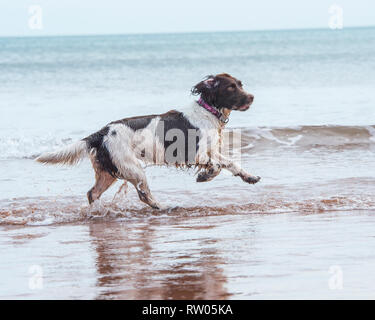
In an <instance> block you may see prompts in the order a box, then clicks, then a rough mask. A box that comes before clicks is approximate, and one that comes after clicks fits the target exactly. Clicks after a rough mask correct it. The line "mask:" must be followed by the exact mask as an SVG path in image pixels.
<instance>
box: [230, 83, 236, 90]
mask: <svg viewBox="0 0 375 320" xmlns="http://www.w3.org/2000/svg"><path fill="white" fill-rule="evenodd" d="M236 88H237V86H236V85H235V84H231V85H230V86H229V87H228V91H234V90H236Z"/></svg>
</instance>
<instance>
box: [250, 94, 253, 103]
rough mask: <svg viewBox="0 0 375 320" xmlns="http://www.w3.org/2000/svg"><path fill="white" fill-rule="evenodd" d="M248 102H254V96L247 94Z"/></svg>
mask: <svg viewBox="0 0 375 320" xmlns="http://www.w3.org/2000/svg"><path fill="white" fill-rule="evenodd" d="M249 100H250V102H253V101H254V96H253V95H252V94H249Z"/></svg>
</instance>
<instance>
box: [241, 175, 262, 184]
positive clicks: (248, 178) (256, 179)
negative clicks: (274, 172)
mask: <svg viewBox="0 0 375 320" xmlns="http://www.w3.org/2000/svg"><path fill="white" fill-rule="evenodd" d="M242 180H243V181H245V182H246V183H250V184H256V183H257V182H259V180H260V177H258V176H246V177H243V178H242Z"/></svg>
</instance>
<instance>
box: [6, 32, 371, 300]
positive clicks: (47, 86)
mask: <svg viewBox="0 0 375 320" xmlns="http://www.w3.org/2000/svg"><path fill="white" fill-rule="evenodd" d="M202 44H204V45H205V47H206V48H207V50H205V51H204V52H202V51H201V50H198V49H199V48H201V47H202ZM374 50H375V29H374V28H361V29H344V30H343V31H339V32H332V31H330V30H313V31H309V30H304V31H303V30H299V31H278V32H271V31H267V32H247V33H241V32H240V33H213V34H194V35H192V34H181V35H144V36H142V35H138V36H135V35H134V36H98V37H50V38H0V66H1V72H0V81H1V83H2V85H1V86H0V111H1V117H0V259H1V264H0V298H47V299H54V298H63V299H66V298H78V299H84V298H88V299H94V298H100V299H101V298H104V299H116V298H127V299H133V298H137V299H141V298H145V299H147V298H150V299H157V298H163V299H164V298H166V299H167V298H168V299H171V298H173V299H183V298H187V299H198V298H200V299H202V298H214V299H216V298H217V299H221V298H223V299H224V298H225V299H236V298H239V299H248V298H251V299H253V298H254V299H262V298H314V299H315V298H328V299H331V298H343V299H344V298H366V299H370V298H374V295H373V290H372V288H373V287H374V284H375V283H374V282H375V281H374V280H375V279H374V273H373V269H374V265H375V259H374V254H373V253H374V252H375V251H374V239H375V238H374V236H375V233H374V221H373V216H374V213H375V167H374V151H375V126H374V124H375V98H374V95H373V88H374V85H375V71H374V70H375V68H374V66H375V58H374V57H375V52H374ZM222 71H226V72H229V73H233V74H234V75H235V76H237V77H238V78H240V79H241V80H242V81H243V82H244V83H245V86H246V89H248V90H249V91H250V92H252V93H254V94H255V102H254V104H253V106H252V107H251V109H250V110H249V111H247V112H246V113H240V112H238V113H233V116H231V120H230V122H229V130H231V129H235V130H237V132H238V130H240V133H241V137H240V139H241V143H240V145H241V149H240V151H241V152H240V153H238V152H237V153H236V157H237V160H238V161H239V162H240V163H241V165H242V166H243V167H244V168H245V169H247V170H248V171H249V172H251V173H252V174H255V175H259V176H261V177H262V180H261V182H260V183H258V184H256V185H247V184H244V183H243V182H242V181H241V180H240V179H239V178H235V177H232V176H231V175H230V174H226V173H224V172H223V173H221V174H220V176H218V177H217V178H215V179H214V180H213V181H211V182H209V183H203V184H197V183H195V178H196V176H195V175H194V174H195V173H194V170H187V171H186V170H176V169H171V168H160V167H149V168H147V169H146V172H147V176H148V179H149V184H150V187H151V190H152V192H153V194H154V196H155V198H157V199H158V200H159V201H160V202H161V203H163V204H165V205H166V206H167V207H168V208H169V209H167V210H162V211H155V210H152V209H149V208H146V207H145V206H144V205H143V204H142V203H140V202H139V200H138V197H137V195H136V193H135V192H134V190H133V188H132V187H129V190H128V192H127V193H126V194H125V193H120V194H118V195H115V194H116V191H117V190H118V188H119V187H120V185H121V183H120V182H118V183H117V184H116V185H115V186H113V187H112V188H111V189H110V190H109V191H108V192H107V193H106V194H104V196H103V199H102V200H101V201H100V202H97V203H95V204H94V205H93V206H92V207H89V206H88V204H87V200H86V192H87V191H88V190H89V189H90V188H91V186H92V185H93V182H94V175H93V171H92V169H91V167H90V165H89V162H88V161H83V162H82V163H81V164H80V165H79V166H77V167H74V168H67V167H59V166H57V167H50V166H42V165H40V164H38V163H35V162H34V161H33V159H34V158H35V157H36V156H37V155H39V154H40V153H41V152H44V151H50V150H55V149H58V148H59V147H61V146H64V145H66V144H68V143H71V142H72V141H75V140H77V139H80V138H82V137H84V136H87V135H88V134H90V133H92V132H94V131H96V130H98V129H99V128H101V127H102V126H103V125H105V124H106V123H108V122H110V121H112V120H116V119H120V118H124V117H126V116H133V115H140V114H148V113H162V112H164V111H167V110H169V109H171V108H174V107H179V106H184V105H185V104H186V103H188V102H189V101H190V100H191V97H189V89H190V87H191V86H192V85H193V84H194V83H196V82H198V81H199V80H201V78H202V77H203V76H204V75H206V74H209V73H216V72H222ZM228 143H229V144H231V143H232V142H231V141H230V140H229V141H228ZM237 151H238V150H237ZM329 271H331V273H330V272H329ZM38 272H41V273H40V274H39V273H38ZM38 274H39V275H40V277H38ZM38 279H39V280H40V279H42V280H43V281H42V282H43V283H42V284H41V283H40V282H38V281H36V280H38ZM337 279H339V280H337ZM336 280H337V281H336Z"/></svg>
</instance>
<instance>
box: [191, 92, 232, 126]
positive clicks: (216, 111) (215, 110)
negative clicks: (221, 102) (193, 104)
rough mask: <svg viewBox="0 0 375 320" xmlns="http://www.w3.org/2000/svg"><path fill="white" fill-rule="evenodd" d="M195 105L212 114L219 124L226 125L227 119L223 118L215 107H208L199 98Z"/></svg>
mask: <svg viewBox="0 0 375 320" xmlns="http://www.w3.org/2000/svg"><path fill="white" fill-rule="evenodd" d="M197 103H198V104H199V105H200V106H201V107H202V108H205V109H206V110H207V111H208V112H210V113H212V114H213V115H214V116H215V117H216V118H218V119H219V120H220V121H221V122H223V123H227V122H228V121H229V119H228V118H225V117H224V115H223V114H222V113H221V112H220V111H219V110H217V109H216V108H215V107H212V106H210V105H209V104H207V103H206V102H205V101H204V100H203V99H202V98H199V100H198V101H197Z"/></svg>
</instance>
